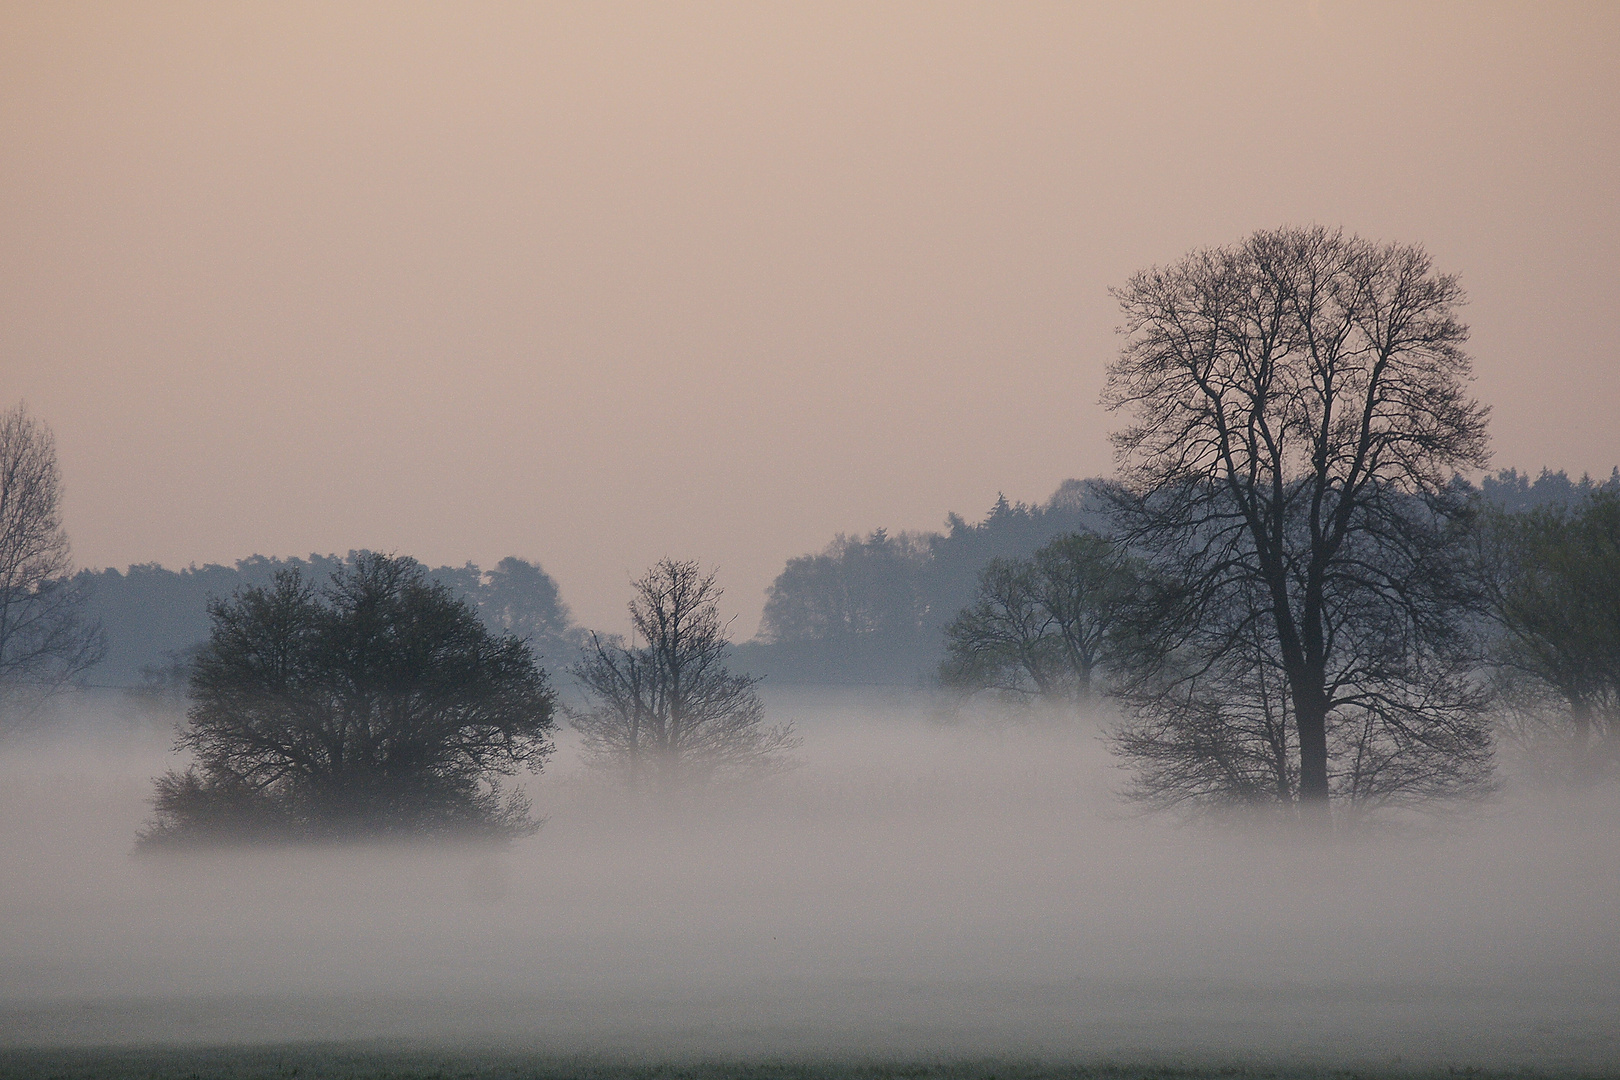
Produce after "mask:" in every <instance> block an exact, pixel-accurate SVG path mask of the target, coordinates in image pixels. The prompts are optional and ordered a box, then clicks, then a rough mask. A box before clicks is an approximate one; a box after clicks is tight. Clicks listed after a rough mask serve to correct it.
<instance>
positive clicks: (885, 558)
mask: <svg viewBox="0 0 1620 1080" xmlns="http://www.w3.org/2000/svg"><path fill="white" fill-rule="evenodd" d="M1094 486H1095V484H1094V482H1092V481H1085V480H1066V481H1064V482H1063V484H1062V485H1060V486H1059V487H1058V489H1057V490H1056V491H1055V492H1053V494H1052V496H1051V497H1050V498H1049V499H1047V500H1046V501H1045V502H1044V503H1038V504H1033V505H1032V504H1027V503H1023V502H1010V501H1008V499H1007V498H1006V496H1005V495H1002V496H998V498H997V499H996V502H995V504H994V505H993V506H992V507H991V508H990V510H989V512H988V513H987V514H986V515H985V516H984V518H983V519H982V520H979V521H976V522H970V521H968V520H966V519H965V518H964V517H963V516H962V515H960V514H958V513H955V512H951V513H949V514H947V515H946V519H945V530H944V531H943V532H922V533H915V532H901V533H890V532H888V531H887V530H885V529H881V528H880V529H876V530H874V531H873V532H870V533H868V534H867V535H865V536H845V535H839V536H837V537H835V538H834V539H833V541H832V542H831V543H830V544H828V545H827V547H826V548H824V549H823V550H821V551H819V552H816V553H814V554H809V555H801V556H798V557H796V558H792V559H789V560H788V562H787V565H786V566H785V567H784V568H783V570H782V572H781V573H780V574H779V575H777V577H776V580H775V581H774V582H772V584H771V586H770V588H769V589H768V590H767V591H766V600H765V610H764V614H763V617H762V618H761V620H760V627H759V634H758V635H757V636H756V638H755V639H754V640H753V641H752V642H749V643H746V644H744V645H741V646H739V647H738V649H737V655H738V662H739V663H740V664H741V665H743V666H744V667H746V668H747V669H748V670H750V671H752V672H754V673H755V674H758V675H763V676H767V677H769V678H771V679H773V680H775V681H777V682H795V683H835V684H855V685H892V686H905V687H920V686H926V685H931V684H932V683H933V682H934V681H935V676H936V675H937V672H938V670H939V665H940V662H941V660H942V659H943V657H944V652H943V650H944V646H945V638H944V630H945V627H946V626H947V625H948V624H949V623H950V622H951V620H952V619H954V618H955V617H956V616H957V614H958V613H959V612H960V611H961V610H962V609H963V608H965V607H966V606H968V605H969V604H970V603H971V602H972V600H973V597H974V594H975V590H976V589H977V588H978V583H979V574H980V572H981V571H982V570H983V569H984V568H985V566H987V565H988V564H989V563H990V562H991V561H992V560H995V559H1014V558H1021V557H1026V556H1029V555H1032V554H1033V553H1034V552H1035V551H1036V550H1038V549H1039V548H1040V547H1041V546H1042V545H1044V544H1047V543H1049V542H1051V541H1052V540H1055V539H1057V538H1058V537H1061V536H1066V535H1069V534H1073V533H1077V532H1099V531H1106V529H1107V527H1108V526H1107V517H1106V514H1105V508H1104V506H1103V504H1102V502H1101V501H1100V500H1099V499H1098V497H1097V496H1096V495H1095V494H1094V492H1093V488H1094Z"/></svg>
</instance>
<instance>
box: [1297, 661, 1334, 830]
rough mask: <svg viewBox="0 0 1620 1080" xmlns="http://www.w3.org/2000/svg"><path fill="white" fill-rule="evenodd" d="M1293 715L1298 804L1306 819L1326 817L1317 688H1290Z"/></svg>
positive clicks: (1322, 718)
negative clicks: (1297, 775)
mask: <svg viewBox="0 0 1620 1080" xmlns="http://www.w3.org/2000/svg"><path fill="white" fill-rule="evenodd" d="M1294 717H1295V723H1296V725H1297V726H1298V728H1299V808H1300V816H1301V817H1302V818H1304V819H1305V820H1308V821H1315V822H1326V821H1327V820H1328V748H1327V701H1326V700H1325V699H1324V697H1323V695H1322V693H1321V691H1320V690H1318V689H1316V688H1314V687H1301V688H1299V689H1296V690H1295V691H1294Z"/></svg>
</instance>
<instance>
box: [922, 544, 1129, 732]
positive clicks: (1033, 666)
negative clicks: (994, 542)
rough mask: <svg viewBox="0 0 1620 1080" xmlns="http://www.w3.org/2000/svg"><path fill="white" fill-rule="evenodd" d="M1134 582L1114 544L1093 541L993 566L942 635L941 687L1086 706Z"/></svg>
mask: <svg viewBox="0 0 1620 1080" xmlns="http://www.w3.org/2000/svg"><path fill="white" fill-rule="evenodd" d="M1131 576H1132V575H1131V571H1130V568H1129V566H1128V564H1127V563H1126V562H1125V560H1123V559H1122V558H1121V557H1120V555H1119V553H1118V552H1117V551H1116V550H1115V548H1114V546H1113V544H1111V543H1110V542H1109V541H1108V540H1106V539H1104V538H1102V537H1100V536H1097V535H1095V534H1092V533H1072V534H1069V535H1067V536H1060V537H1058V538H1057V539H1056V540H1053V541H1051V542H1050V543H1048V544H1046V545H1045V546H1043V547H1041V548H1040V549H1039V550H1038V551H1036V552H1035V554H1034V555H1033V556H1032V557H1031V558H1028V559H992V560H991V561H990V564H989V565H988V566H986V567H985V568H984V570H983V571H982V572H981V573H980V575H979V590H978V595H977V596H975V597H974V600H973V603H971V604H969V605H968V606H967V607H966V608H964V609H963V610H962V611H961V612H960V613H959V614H958V615H957V616H956V618H955V619H954V620H952V621H951V623H950V625H948V626H947V627H946V628H945V637H946V651H947V656H946V660H945V662H944V664H942V665H941V667H940V678H941V681H943V682H944V683H945V684H946V685H947V686H951V687H955V688H957V689H959V690H963V691H967V692H973V691H977V690H991V691H996V692H999V693H1001V694H1002V695H1004V696H1008V697H1012V698H1026V699H1028V698H1032V699H1038V700H1041V701H1046V702H1069V703H1075V704H1082V703H1085V702H1087V701H1089V700H1090V699H1091V694H1092V690H1093V686H1094V683H1095V681H1096V676H1097V673H1098V669H1099V667H1100V665H1101V664H1102V663H1103V659H1104V653H1105V651H1106V649H1107V646H1108V640H1109V635H1110V633H1111V632H1112V630H1113V628H1114V625H1115V623H1116V621H1117V617H1118V613H1119V612H1120V610H1121V607H1122V604H1123V603H1124V601H1125V598H1126V597H1127V596H1128V595H1129V593H1130V592H1131V590H1132V583H1131Z"/></svg>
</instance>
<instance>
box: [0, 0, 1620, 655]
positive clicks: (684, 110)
mask: <svg viewBox="0 0 1620 1080" xmlns="http://www.w3.org/2000/svg"><path fill="white" fill-rule="evenodd" d="M1413 8H1414V5H1408V4H1389V5H1376V4H1357V5H1341V4H1335V3H1326V2H1324V3H1316V4H1269V5H1268V4H1245V5H1241V6H1237V5H1234V6H1215V5H1158V6H1154V5H1120V6H1116V7H1091V6H1084V5H1076V4H1063V5H1055V6H1041V5H1036V4H1020V5H984V6H945V5H940V4H933V3H929V4H918V5H902V4H884V5H869V4H852V5H847V6H841V5H837V4H828V3H815V4H804V5H799V6H782V5H760V4H742V5H735V6H733V5H716V4H678V5H676V4H666V5H646V6H642V5H626V6H620V5H612V4H606V3H592V4H578V5H573V6H568V7H556V8H537V7H536V6H534V5H529V4H516V5H510V6H507V5H498V4H483V5H436V6H427V5H424V6H409V5H403V4H393V3H390V4H378V5H374V6H367V5H362V4H343V5H331V4H326V3H318V4H306V5H298V4H287V3H278V4H261V5H253V4H243V5H237V4H230V5H225V4H212V3H203V4H196V5H184V4H177V3H165V4H155V5H130V4H107V5H96V6H88V5H74V6H69V5H65V4H7V5H5V6H3V7H0V243H3V245H4V252H5V256H6V257H5V258H4V260H3V261H0V405H5V404H9V403H12V402H15V401H16V400H18V399H26V400H27V402H28V404H29V406H30V408H31V409H32V410H33V411H34V413H35V414H36V415H38V416H39V417H40V418H42V419H44V420H45V421H47V422H48V423H49V424H50V425H51V426H52V427H53V428H54V430H55V432H56V435H57V440H58V448H59V452H60V456H61V463H62V468H63V472H64V477H65V482H66V487H67V498H66V516H67V524H68V528H69V531H70V533H71V536H72V539H73V542H74V550H75V555H76V558H77V560H78V562H79V563H80V564H81V565H88V566H105V565H115V566H122V565H125V564H127V563H130V562H138V561H148V560H156V561H160V562H163V563H165V564H167V565H171V566H173V565H183V564H185V563H188V562H192V561H196V562H204V561H224V562H228V561H231V560H234V559H236V558H239V557H242V556H245V555H248V554H251V553H254V552H260V553H264V554H277V555H291V554H305V553H308V552H310V551H320V552H326V551H346V550H348V549H350V548H354V547H371V548H376V549H381V550H392V551H398V552H403V553H409V554H414V555H416V556H418V557H420V558H422V559H424V560H427V561H429V562H433V563H438V562H446V561H449V562H461V561H464V560H466V559H473V560H476V561H480V562H484V563H490V562H493V561H494V560H495V559H498V558H499V557H500V556H502V555H506V554H516V555H521V556H525V557H528V558H531V559H536V560H538V561H539V562H541V563H542V564H543V565H544V566H545V567H546V568H547V569H548V570H549V571H551V572H552V573H553V574H554V575H555V576H556V577H557V578H558V580H559V582H560V583H561V585H562V587H563V591H564V595H565V597H566V598H567V599H568V600H569V601H570V602H571V603H572V604H573V606H574V608H575V610H576V612H577V613H578V614H579V615H580V616H581V618H582V619H583V620H584V621H586V622H588V623H594V624H596V625H599V626H616V625H617V624H619V623H621V622H622V621H623V619H622V609H623V604H624V601H625V600H626V599H627V594H628V588H627V582H628V579H629V577H630V576H631V574H632V573H634V572H636V571H639V570H640V569H641V568H643V567H644V566H646V565H647V564H648V563H650V562H651V561H652V560H654V559H656V558H658V557H659V556H661V555H664V554H671V555H676V556H681V557H698V558H701V559H703V560H704V561H705V562H708V563H710V564H718V565H719V566H720V568H721V576H722V581H723V583H724V584H725V585H726V586H727V589H728V597H727V599H728V601H729V602H730V604H731V605H732V610H733V611H734V612H736V613H737V614H738V615H739V619H738V623H737V629H738V630H739V631H740V633H741V636H744V637H746V636H748V635H749V634H751V633H752V632H753V629H754V625H755V622H756V620H757V617H758V612H759V607H760V604H761V602H762V599H763V590H764V588H765V586H766V585H767V584H768V583H769V582H770V580H771V578H772V577H773V576H774V575H775V574H776V573H777V572H778V571H779V570H780V569H781V566H782V563H783V562H784V560H786V559H787V558H788V557H790V556H792V555H796V554H800V553H802V552H805V551H809V550H812V549H816V548H819V547H821V546H822V545H823V544H825V543H826V541H827V540H828V539H830V538H831V536H832V534H833V533H834V532H837V531H855V530H867V529H871V528H874V527H876V526H879V525H884V526H887V527H889V528H891V529H902V528H912V529H918V528H936V527H938V526H939V525H940V523H941V520H942V519H943V517H944V514H945V512H946V511H947V510H952V509H954V510H958V511H961V512H963V513H966V514H968V515H970V516H971V515H975V514H978V513H981V512H982V511H983V510H984V509H986V508H987V507H988V506H989V504H990V503H991V502H992V501H993V500H994V498H995V496H996V493H997V491H998V490H1004V491H1005V492H1006V493H1007V494H1008V495H1009V497H1012V498H1023V499H1028V500H1037V499H1041V498H1044V497H1045V496H1046V495H1047V494H1049V493H1050V492H1051V491H1052V489H1053V488H1055V487H1056V486H1057V484H1058V483H1059V482H1060V481H1061V480H1062V479H1064V478H1065V477H1069V476H1086V475H1096V474H1101V473H1106V472H1108V471H1109V469H1110V468H1111V460H1110V454H1109V450H1108V446H1107V442H1106V434H1107V431H1108V429H1109V427H1110V424H1111V419H1110V417H1109V416H1108V415H1107V414H1106V413H1105V412H1103V411H1102V410H1101V409H1100V408H1099V407H1098V405H1097V395H1098V392H1099V391H1100V389H1101V386H1102V379H1103V371H1104V369H1105V367H1106V365H1107V363H1108V361H1109V360H1110V358H1111V357H1112V356H1113V354H1114V351H1115V349H1116V348H1117V342H1116V340H1115V337H1114V333H1113V330H1114V326H1115V324H1116V323H1117V321H1118V319H1117V316H1116V313H1115V310H1114V308H1113V305H1112V302H1111V301H1110V299H1109V297H1108V294H1107V289H1108V287H1109V286H1110V285H1115V284H1119V283H1121V282H1123V281H1124V280H1125V278H1126V277H1128V276H1129V275H1130V274H1131V273H1132V272H1133V271H1134V270H1136V269H1139V268H1141V267H1144V266H1147V265H1149V264H1152V263H1154V262H1164V261H1168V260H1172V259H1175V258H1177V257H1178V256H1180V255H1181V254H1182V253H1184V252H1185V251H1187V250H1188V249H1190V248H1192V247H1195V246H1199V245H1205V244H1212V243H1224V242H1229V241H1235V240H1238V239H1240V238H1242V237H1243V236H1244V235H1246V234H1247V233H1248V232H1250V231H1252V230H1254V229H1256V228H1262V227H1272V226H1276V225H1281V224H1302V223H1310V222H1323V223H1327V224H1330V225H1343V226H1345V227H1346V228H1347V229H1350V230H1353V231H1356V232H1360V233H1361V234H1363V235H1365V236H1369V237H1375V238H1378V239H1384V240H1401V241H1415V242H1421V243H1423V244H1425V245H1426V246H1427V247H1428V249H1429V250H1430V251H1431V252H1432V253H1433V254H1434V256H1435V259H1436V261H1437V264H1438V265H1439V267H1440V268H1442V269H1444V270H1446V271H1450V272H1455V273H1457V274H1460V275H1461V277H1462V280H1463V282H1464V285H1465V286H1466V287H1467V289H1468V291H1469V293H1470V295H1471V297H1472V303H1471V305H1470V306H1469V308H1468V309H1467V311H1466V317H1467V319H1468V321H1469V322H1470V323H1471V325H1472V326H1473V328H1474V338H1473V343H1472V350H1473V353H1474V355H1475V357H1476V361H1477V370H1478V376H1479V378H1478V382H1477V384H1476V391H1477V393H1478V396H1479V397H1480V398H1481V399H1482V400H1483V401H1485V402H1487V403H1488V404H1490V405H1491V406H1492V407H1493V408H1494V410H1495V414H1494V420H1493V433H1494V445H1495V450H1496V456H1497V462H1498V464H1499V465H1501V466H1508V465H1514V466H1518V467H1520V468H1532V469H1534V468H1538V467H1540V466H1541V465H1543V464H1546V465H1550V466H1552V467H1554V468H1565V469H1568V470H1570V471H1571V472H1575V473H1578V472H1580V471H1582V470H1590V471H1592V472H1594V473H1603V474H1607V473H1608V471H1609V469H1610V467H1611V466H1613V465H1614V464H1615V463H1616V462H1617V461H1620V320H1617V318H1616V315H1617V313H1620V272H1617V268H1620V108H1617V105H1620V60H1617V58H1620V6H1615V5H1598V4H1591V5H1582V6H1575V5H1566V6H1554V5H1545V4H1537V5H1528V4H1526V5H1495V4H1483V3H1468V4H1455V5H1424V6H1421V7H1417V8H1416V10H1413Z"/></svg>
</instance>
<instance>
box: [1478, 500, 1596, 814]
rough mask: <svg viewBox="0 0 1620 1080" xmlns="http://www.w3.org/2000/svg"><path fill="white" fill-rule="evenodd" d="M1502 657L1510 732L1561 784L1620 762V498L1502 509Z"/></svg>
mask: <svg viewBox="0 0 1620 1080" xmlns="http://www.w3.org/2000/svg"><path fill="white" fill-rule="evenodd" d="M1486 531H1487V533H1488V534H1489V542H1490V548H1489V549H1490V550H1491V551H1492V552H1494V554H1495V559H1494V560H1493V562H1494V569H1495V571H1496V572H1495V573H1494V574H1491V575H1488V580H1489V581H1490V582H1491V583H1492V586H1493V588H1492V593H1491V595H1492V601H1493V603H1492V609H1491V610H1492V614H1493V616H1494V617H1495V623H1496V625H1497V627H1498V628H1499V635H1498V638H1497V640H1496V642H1495V648H1494V650H1493V654H1492V659H1493V660H1494V662H1495V668H1496V673H1497V679H1498V683H1499V685H1500V686H1501V688H1502V690H1503V699H1504V701H1505V702H1506V704H1507V705H1508V709H1509V712H1508V716H1509V723H1508V725H1507V730H1508V732H1509V734H1510V735H1511V736H1512V737H1513V739H1514V740H1515V741H1516V742H1517V743H1519V745H1520V746H1521V747H1523V748H1524V749H1526V750H1528V751H1530V752H1531V758H1532V760H1533V761H1535V762H1536V763H1538V764H1539V765H1541V766H1542V767H1543V768H1544V769H1546V770H1548V771H1550V772H1552V773H1553V774H1554V775H1555V776H1557V777H1558V778H1560V779H1567V780H1572V781H1575V782H1577V783H1590V782H1593V781H1596V780H1598V779H1602V778H1605V777H1609V776H1612V775H1613V774H1614V772H1615V770H1616V767H1617V765H1620V492H1616V491H1614V490H1602V489H1589V490H1588V491H1587V492H1586V494H1585V497H1584V498H1582V499H1580V500H1579V501H1578V502H1576V503H1574V504H1573V505H1563V504H1558V503H1549V504H1544V505H1542V506H1540V507H1539V508H1537V509H1534V510H1529V511H1524V512H1520V513H1500V512H1498V513H1495V514H1492V515H1490V516H1489V517H1488V519H1487V522H1486Z"/></svg>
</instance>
